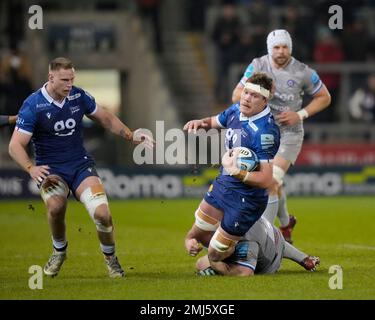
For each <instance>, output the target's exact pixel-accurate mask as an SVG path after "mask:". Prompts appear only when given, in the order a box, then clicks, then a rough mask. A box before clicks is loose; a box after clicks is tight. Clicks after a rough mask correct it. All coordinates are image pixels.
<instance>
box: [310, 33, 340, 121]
mask: <svg viewBox="0 0 375 320" xmlns="http://www.w3.org/2000/svg"><path fill="white" fill-rule="evenodd" d="M314 60H315V62H317V63H339V62H343V60H344V52H343V50H342V48H341V45H340V43H339V42H338V41H337V39H336V38H335V37H334V36H333V34H332V33H331V31H330V30H328V29H326V28H325V27H322V28H321V29H320V30H319V32H318V40H317V42H316V44H315V48H314ZM320 78H321V80H322V81H323V83H324V84H325V85H326V87H327V88H328V90H329V92H330V94H331V98H332V102H331V106H330V107H329V108H327V109H326V110H324V111H323V112H321V113H319V114H318V115H317V116H316V117H314V118H316V119H314V120H315V121H319V122H330V121H333V120H334V118H335V110H336V105H337V98H338V92H339V86H340V75H339V74H336V73H324V72H320Z"/></svg>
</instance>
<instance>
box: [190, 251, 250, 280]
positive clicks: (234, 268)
mask: <svg viewBox="0 0 375 320" xmlns="http://www.w3.org/2000/svg"><path fill="white" fill-rule="evenodd" d="M226 265H227V269H226V270H225V271H224V273H222V275H223V276H240V277H249V276H253V275H254V271H253V270H252V269H250V268H247V267H244V266H241V265H239V264H234V263H227V264H226ZM195 266H196V268H197V270H198V271H203V270H205V269H207V268H210V267H211V264H210V261H209V259H208V256H207V255H204V256H203V257H200V258H199V259H198V260H197V263H196V265H195Z"/></svg>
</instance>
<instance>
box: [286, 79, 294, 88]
mask: <svg viewBox="0 0 375 320" xmlns="http://www.w3.org/2000/svg"><path fill="white" fill-rule="evenodd" d="M286 84H287V85H288V86H289V87H294V86H295V85H296V82H295V81H294V80H293V79H289V80H288V81H287V82H286Z"/></svg>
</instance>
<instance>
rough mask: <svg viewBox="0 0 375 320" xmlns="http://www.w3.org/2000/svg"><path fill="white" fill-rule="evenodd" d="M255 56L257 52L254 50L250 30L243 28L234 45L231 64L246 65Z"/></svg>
mask: <svg viewBox="0 0 375 320" xmlns="http://www.w3.org/2000/svg"><path fill="white" fill-rule="evenodd" d="M256 56H257V52H256V50H255V48H254V37H253V35H252V32H251V28H245V29H243V30H242V32H241V34H240V39H239V41H238V42H237V44H236V45H235V48H234V56H233V62H236V63H248V62H249V60H252V59H253V58H254V57H256Z"/></svg>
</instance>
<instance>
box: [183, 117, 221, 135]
mask: <svg viewBox="0 0 375 320" xmlns="http://www.w3.org/2000/svg"><path fill="white" fill-rule="evenodd" d="M200 128H203V129H211V128H216V129H217V128H220V125H219V124H218V123H217V120H216V117H208V118H204V119H200V120H190V121H188V122H187V123H186V124H185V125H184V127H183V130H185V131H187V132H188V133H190V132H191V131H193V132H194V133H196V132H197V130H198V129H200Z"/></svg>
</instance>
